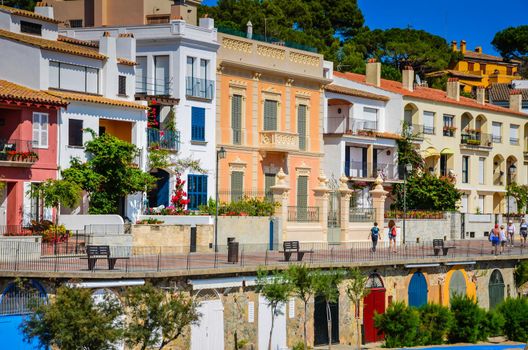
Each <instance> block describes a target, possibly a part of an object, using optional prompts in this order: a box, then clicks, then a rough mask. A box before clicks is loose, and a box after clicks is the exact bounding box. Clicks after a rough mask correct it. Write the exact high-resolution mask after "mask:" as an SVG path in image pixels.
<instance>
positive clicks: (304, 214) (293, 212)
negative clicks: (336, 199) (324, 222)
mask: <svg viewBox="0 0 528 350" xmlns="http://www.w3.org/2000/svg"><path fill="white" fill-rule="evenodd" d="M288 221H290V222H319V207H288Z"/></svg>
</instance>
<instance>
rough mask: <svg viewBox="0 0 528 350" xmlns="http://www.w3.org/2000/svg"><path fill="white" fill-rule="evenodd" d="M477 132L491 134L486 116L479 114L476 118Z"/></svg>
mask: <svg viewBox="0 0 528 350" xmlns="http://www.w3.org/2000/svg"><path fill="white" fill-rule="evenodd" d="M475 130H477V131H478V132H481V133H489V131H488V130H489V125H488V119H487V118H486V116H485V115H484V114H479V115H477V117H476V118H475Z"/></svg>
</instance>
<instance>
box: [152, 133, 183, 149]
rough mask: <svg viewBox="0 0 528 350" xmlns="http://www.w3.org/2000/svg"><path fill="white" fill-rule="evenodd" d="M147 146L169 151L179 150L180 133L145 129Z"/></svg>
mask: <svg viewBox="0 0 528 350" xmlns="http://www.w3.org/2000/svg"><path fill="white" fill-rule="evenodd" d="M147 139H148V146H149V148H150V147H159V148H161V149H166V150H170V151H179V150H180V132H179V131H172V130H160V129H154V128H148V129H147Z"/></svg>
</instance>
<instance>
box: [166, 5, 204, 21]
mask: <svg viewBox="0 0 528 350" xmlns="http://www.w3.org/2000/svg"><path fill="white" fill-rule="evenodd" d="M201 2H202V1H201V0H174V4H173V5H171V14H170V19H171V20H180V19H181V20H184V21H185V22H187V23H188V24H191V25H193V26H195V25H197V22H198V21H197V18H198V5H200V3H201Z"/></svg>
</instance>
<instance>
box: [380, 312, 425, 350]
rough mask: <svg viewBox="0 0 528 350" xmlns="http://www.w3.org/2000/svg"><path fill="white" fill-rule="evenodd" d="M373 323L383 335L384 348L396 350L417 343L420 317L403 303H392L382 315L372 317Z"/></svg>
mask: <svg viewBox="0 0 528 350" xmlns="http://www.w3.org/2000/svg"><path fill="white" fill-rule="evenodd" d="M374 323H375V325H376V328H377V329H378V331H379V332H383V333H384V335H385V346H386V347H388V348H396V347H402V346H414V345H417V343H418V341H419V340H418V328H419V326H420V316H419V314H418V311H417V310H416V309H415V308H412V307H408V306H407V305H406V304H405V303H403V302H393V303H392V304H391V305H390V306H389V307H388V308H387V310H386V311H385V313H384V314H381V315H378V314H375V315H374Z"/></svg>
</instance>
